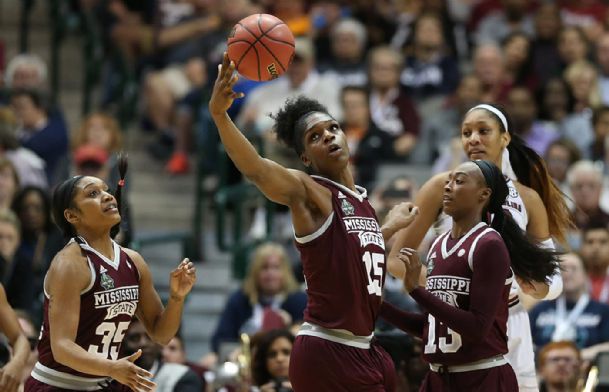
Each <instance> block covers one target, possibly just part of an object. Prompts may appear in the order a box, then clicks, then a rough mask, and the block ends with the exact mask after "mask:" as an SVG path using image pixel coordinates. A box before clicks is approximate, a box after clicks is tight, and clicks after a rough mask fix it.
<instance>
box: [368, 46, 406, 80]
mask: <svg viewBox="0 0 609 392" xmlns="http://www.w3.org/2000/svg"><path fill="white" fill-rule="evenodd" d="M398 56H399V54H398V53H395V52H393V51H390V50H384V49H383V50H378V51H376V52H373V55H372V57H371V59H370V83H371V84H372V86H373V87H374V88H377V89H381V90H386V89H390V88H393V87H397V86H398V84H399V81H400V72H401V71H402V70H401V66H400V60H399V57H398Z"/></svg>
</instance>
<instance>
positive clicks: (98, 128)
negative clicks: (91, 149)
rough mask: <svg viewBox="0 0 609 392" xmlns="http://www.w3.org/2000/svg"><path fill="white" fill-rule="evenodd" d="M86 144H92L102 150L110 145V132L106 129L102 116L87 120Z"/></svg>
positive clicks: (107, 148)
mask: <svg viewBox="0 0 609 392" xmlns="http://www.w3.org/2000/svg"><path fill="white" fill-rule="evenodd" d="M87 144H93V145H95V146H98V147H101V148H103V149H104V150H109V149H110V147H111V145H112V131H111V130H109V129H108V127H107V124H106V121H105V120H104V118H103V117H102V116H93V117H91V118H90V119H89V124H88V127H87Z"/></svg>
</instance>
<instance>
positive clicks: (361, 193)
mask: <svg viewBox="0 0 609 392" xmlns="http://www.w3.org/2000/svg"><path fill="white" fill-rule="evenodd" d="M311 177H313V178H317V179H318V180H323V181H325V182H329V183H330V184H332V185H334V186H335V187H337V188H339V189H340V190H341V191H343V192H347V193H348V194H349V195H351V196H353V197H355V198H356V199H357V200H359V201H360V202H362V201H364V199H365V198H367V197H368V191H367V190H366V188H364V187H362V186H359V185H356V186H355V189H356V190H357V191H358V192H359V193H356V192H353V191H352V190H351V189H349V188H347V187H346V186H344V185H343V184H339V183H338V182H334V181H332V180H330V179H329V178H326V177H322V176H316V175H312V176H311Z"/></svg>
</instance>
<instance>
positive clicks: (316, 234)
mask: <svg viewBox="0 0 609 392" xmlns="http://www.w3.org/2000/svg"><path fill="white" fill-rule="evenodd" d="M333 219H334V211H332V213H330V216H328V218H327V219H326V221H325V222H324V224H323V225H321V227H320V228H319V229H317V230H315V232H314V233H311V234H309V235H305V236H303V237H298V236H296V232H294V239H296V242H298V243H299V244H306V243H308V242H311V241H313V240H314V239H316V238H318V237H320V236H321V235H322V234H323V233H325V232H326V230H328V227H330V225H331V224H332V220H333ZM292 229H293V227H292Z"/></svg>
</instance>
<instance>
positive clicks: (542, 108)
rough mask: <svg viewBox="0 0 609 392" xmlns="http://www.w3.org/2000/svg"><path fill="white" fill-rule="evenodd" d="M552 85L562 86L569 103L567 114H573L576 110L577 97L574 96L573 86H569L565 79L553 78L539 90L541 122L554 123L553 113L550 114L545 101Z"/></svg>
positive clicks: (538, 100) (566, 108) (538, 105)
mask: <svg viewBox="0 0 609 392" xmlns="http://www.w3.org/2000/svg"><path fill="white" fill-rule="evenodd" d="M551 83H558V84H560V85H561V86H562V88H563V89H564V91H565V95H566V98H567V102H566V107H565V111H566V113H571V112H573V110H574V108H575V96H574V95H573V89H571V86H570V85H569V83H567V82H566V81H565V80H564V79H563V78H561V77H553V78H550V79H548V80H547V81H546V82H545V83H544V84H543V85H542V86H541V88H539V89H538V90H537V94H536V95H537V98H536V99H537V107H538V108H539V116H538V117H539V119H541V120H547V121H553V119H552V116H551V113H549V112H548V110H547V108H546V105H545V101H546V91H547V89H548V88H549V86H550V84H551Z"/></svg>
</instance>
